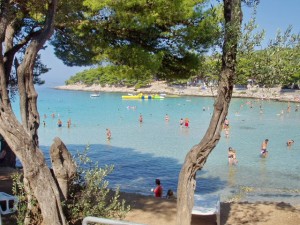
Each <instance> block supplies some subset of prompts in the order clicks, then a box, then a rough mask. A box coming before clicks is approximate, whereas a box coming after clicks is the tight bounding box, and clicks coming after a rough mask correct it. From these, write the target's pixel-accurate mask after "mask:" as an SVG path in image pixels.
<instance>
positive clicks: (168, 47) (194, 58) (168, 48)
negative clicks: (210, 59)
mask: <svg viewBox="0 0 300 225" xmlns="http://www.w3.org/2000/svg"><path fill="white" fill-rule="evenodd" d="M208 2H209V1H207V0H202V1H195V0H176V1H163V0H152V1H151V0H147V1H140V0H130V1H114V0H106V1H92V0H86V1H83V5H82V6H81V11H77V13H76V15H75V16H74V18H73V21H72V22H69V23H67V24H64V23H61V24H60V23H58V24H57V29H56V32H55V35H54V37H53V39H52V42H51V43H52V44H53V45H54V47H55V54H56V55H57V57H58V58H60V59H62V60H63V62H64V63H65V64H66V65H69V66H74V65H77V66H83V65H85V66H86V65H95V64H98V65H99V64H100V65H103V63H104V64H106V65H107V64H109V65H110V66H113V67H115V70H116V71H118V74H119V75H120V74H121V73H122V75H120V76H123V80H124V79H126V78H127V79H129V80H136V82H138V81H139V80H141V79H140V78H141V77H145V76H147V77H151V78H163V79H167V80H168V79H173V78H174V77H175V78H179V77H180V78H182V77H186V78H187V77H189V76H190V75H193V74H195V73H196V72H197V71H198V69H199V67H200V66H201V63H200V62H201V61H200V59H201V56H202V53H204V52H207V51H208V49H209V48H210V47H211V46H213V45H215V44H216V43H217V41H218V40H219V38H220V35H221V33H222V29H221V27H220V26H219V25H220V18H221V16H220V15H221V9H220V8H218V7H217V8H213V7H211V6H210V5H208ZM132 78H133V79H132Z"/></svg>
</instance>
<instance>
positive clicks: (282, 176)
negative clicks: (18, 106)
mask: <svg viewBox="0 0 300 225" xmlns="http://www.w3.org/2000/svg"><path fill="white" fill-rule="evenodd" d="M38 93H39V98H38V107H39V112H40V115H41V127H40V129H39V137H40V145H41V149H42V150H43V151H44V152H45V154H46V157H47V160H48V161H49V155H48V152H49V148H50V145H51V143H52V140H53V138H54V137H56V136H58V137H60V138H61V139H62V140H63V141H64V143H65V144H66V145H67V147H68V149H69V151H70V152H71V153H72V154H75V153H76V152H77V151H83V150H84V149H85V147H86V146H87V145H90V153H89V156H90V157H91V158H92V159H93V160H94V161H98V162H99V164H100V165H105V164H114V165H115V170H114V172H113V174H111V175H110V176H109V177H108V180H109V181H110V185H111V186H112V187H115V186H117V185H119V186H120V187H121V190H122V191H127V192H136V193H141V194H145V195H150V194H151V193H150V189H151V188H152V187H153V186H154V180H155V178H160V179H161V181H162V184H163V187H164V189H165V193H166V190H167V189H169V188H171V189H173V190H175V191H176V188H177V181H178V180H177V179H178V174H179V171H180V168H181V165H182V163H183V161H184V158H185V155H186V153H187V152H188V151H189V150H190V149H191V147H192V146H193V145H195V144H197V143H198V142H200V140H201V138H202V137H203V135H204V133H205V131H206V129H207V127H208V124H209V121H210V118H211V113H212V109H213V99H212V98H206V97H181V98H168V99H164V100H142V101H139V100H122V99H121V94H119V93H101V96H100V97H99V98H93V99H92V98H90V97H89V95H90V93H89V92H80V91H62V90H54V89H50V88H39V89H38ZM247 101H250V100H249V99H248V100H247V99H233V100H232V102H231V107H230V112H229V115H228V119H229V121H230V127H231V130H230V137H229V138H228V139H226V138H225V136H224V134H223V133H222V138H221V140H220V142H219V144H218V145H217V147H216V148H215V149H214V150H213V152H212V153H211V154H210V156H209V158H208V160H207V163H206V164H205V166H204V168H203V169H202V171H199V172H198V174H197V190H196V191H197V192H199V193H220V194H221V196H222V198H223V199H225V200H226V199H228V198H229V197H230V196H232V195H235V194H237V193H238V191H239V190H240V189H241V188H242V187H244V186H246V187H251V188H252V192H250V193H248V194H247V196H246V198H245V199H246V200H249V201H251V200H257V199H260V200H272V201H287V202H291V203H296V204H300V188H299V178H300V175H299V171H300V133H299V127H300V112H295V110H294V109H295V105H294V103H292V104H291V106H292V110H291V112H290V113H287V112H286V109H287V105H288V104H287V103H282V102H269V101H264V102H262V103H261V104H262V107H263V110H264V113H263V114H261V113H260V110H259V104H260V103H259V102H258V101H253V100H251V101H252V102H253V108H250V107H249V104H246V102H247ZM242 104H243V105H244V106H243V107H242V108H240V106H241V105H242ZM128 106H135V107H136V110H133V109H128ZM203 107H205V108H206V110H205V111H203ZM208 108H209V109H208ZM281 110H284V111H285V113H284V114H283V115H282V116H280V115H278V114H279V113H280V112H281ZM238 111H239V113H238V114H237V113H236V112H238ZM52 113H55V115H56V117H55V118H54V119H53V118H52V117H51V114H52ZM140 113H141V114H142V115H143V118H144V122H143V123H142V124H140V123H139V122H138V118H139V115H140ZM44 114H46V115H47V118H45V119H44V118H43V115H44ZM166 114H168V115H169V117H170V121H169V122H166V121H165V120H164V117H165V115H166ZM181 117H183V118H185V117H188V118H189V120H190V125H191V126H190V128H189V129H186V128H181V127H180V126H179V120H180V118H181ZM58 118H60V119H61V120H62V121H63V127H61V128H58V127H57V125H56V124H57V120H58ZM69 118H71V120H72V126H71V128H67V120H68V119H69ZM43 120H45V122H46V126H45V127H43V124H42V121H43ZM107 127H108V128H110V129H111V131H112V139H111V140H110V142H108V141H107V140H106V131H105V129H106V128H107ZM265 138H268V139H269V140H270V141H269V147H268V150H269V153H270V154H269V157H268V158H266V159H261V158H260V157H259V152H260V145H261V142H262V141H263V140H264V139H265ZM288 139H294V140H295V144H294V146H293V147H292V148H291V149H288V148H287V147H286V141H287V140H288ZM229 146H232V147H233V148H235V149H236V150H237V158H238V161H239V162H238V165H237V166H235V167H232V166H229V165H228V160H227V149H228V147H229Z"/></svg>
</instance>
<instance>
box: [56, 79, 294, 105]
mask: <svg viewBox="0 0 300 225" xmlns="http://www.w3.org/2000/svg"><path fill="white" fill-rule="evenodd" d="M55 89H60V90H77V91H90V92H121V93H125V94H127V93H132V94H134V93H136V94H137V93H145V94H150V93H151V94H156V93H158V94H161V93H164V94H167V95H180V96H216V95H217V90H216V89H215V88H209V87H208V88H204V87H198V86H169V85H168V84H167V83H166V82H165V81H156V82H153V83H151V85H149V87H146V88H140V89H138V90H134V88H133V87H130V88H127V87H115V86H108V85H106V86H104V87H102V86H101V85H96V84H93V85H91V86H87V85H84V84H74V85H65V86H57V87H55ZM232 96H233V97H234V98H255V99H270V100H276V101H290V102H300V90H292V89H284V90H282V89H281V88H259V87H248V88H245V87H237V86H236V87H234V89H233V95H232Z"/></svg>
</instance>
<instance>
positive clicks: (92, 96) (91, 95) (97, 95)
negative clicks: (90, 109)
mask: <svg viewBox="0 0 300 225" xmlns="http://www.w3.org/2000/svg"><path fill="white" fill-rule="evenodd" d="M97 97H100V94H97V93H94V94H90V98H97Z"/></svg>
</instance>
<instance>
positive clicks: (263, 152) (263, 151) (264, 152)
mask: <svg viewBox="0 0 300 225" xmlns="http://www.w3.org/2000/svg"><path fill="white" fill-rule="evenodd" d="M268 143H269V139H265V140H264V141H263V143H262V144H261V152H260V155H261V157H263V158H265V157H267V156H268V151H267V147H268Z"/></svg>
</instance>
